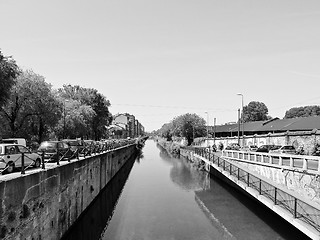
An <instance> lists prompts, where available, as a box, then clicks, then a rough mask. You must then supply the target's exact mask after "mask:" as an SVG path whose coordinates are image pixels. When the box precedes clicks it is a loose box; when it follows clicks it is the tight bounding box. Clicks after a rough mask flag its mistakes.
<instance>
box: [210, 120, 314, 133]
mask: <svg viewBox="0 0 320 240" xmlns="http://www.w3.org/2000/svg"><path fill="white" fill-rule="evenodd" d="M315 129H319V130H320V116H311V117H298V118H289V119H279V118H273V119H271V120H267V121H255V122H246V123H244V124H239V123H233V124H224V125H217V126H209V132H210V133H212V136H213V135H214V134H215V136H216V137H234V136H238V134H239V136H242V132H243V134H244V135H245V136H250V135H255V134H256V135H262V134H268V133H285V132H299V131H314V130H315Z"/></svg>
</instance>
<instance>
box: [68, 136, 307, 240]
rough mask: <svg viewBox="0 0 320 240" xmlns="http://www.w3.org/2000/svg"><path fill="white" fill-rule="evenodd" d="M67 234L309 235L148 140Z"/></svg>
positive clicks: (182, 238)
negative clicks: (138, 153)
mask: <svg viewBox="0 0 320 240" xmlns="http://www.w3.org/2000/svg"><path fill="white" fill-rule="evenodd" d="M63 239H68V240H69V239H70V240H73V239H77V240H82V239H86V240H87V239H89V240H95V239H99V240H108V239H112V240H193V239H195V240H211V239H215V240H219V239H240V240H242V239H244V240H251V239H252V240H259V239H266V240H267V239H268V240H269V239H272V240H273V239H279V240H280V239H290V240H292V239H308V238H307V237H306V236H305V235H304V234H302V233H301V232H299V231H298V230H296V229H295V228H293V227H292V226H291V225H290V224H288V223H287V222H286V221H284V220H282V219H281V218H279V217H278V216H277V215H275V214H273V213H271V212H270V211H269V210H268V209H266V208H265V207H264V206H262V205H261V204H257V203H255V202H254V201H252V200H250V199H249V198H247V197H245V196H243V195H242V194H240V193H238V192H237V191H236V190H234V189H233V188H231V187H229V186H228V185H226V184H225V183H223V182H221V181H220V180H219V179H215V178H212V177H210V176H209V174H208V173H206V172H204V171H200V170H198V168H197V167H196V166H194V165H192V163H190V162H188V161H187V160H186V159H184V158H174V157H171V156H170V155H169V154H168V153H167V152H166V151H165V150H164V149H163V148H162V147H160V146H159V145H157V144H156V143H155V142H154V141H152V140H148V141H147V142H146V145H145V147H144V148H143V152H142V154H140V155H139V156H136V157H135V159H132V160H131V161H128V162H127V164H126V165H125V166H124V167H123V168H122V169H121V171H119V173H118V174H117V175H116V176H115V177H114V178H113V180H112V181H111V182H110V183H109V184H108V185H107V187H106V188H105V189H104V191H103V192H102V193H101V194H100V195H99V197H98V198H97V200H96V201H94V203H93V204H92V205H91V206H90V207H89V209H88V210H87V211H86V212H85V213H84V214H83V215H82V217H81V218H80V219H79V221H77V223H76V224H75V225H74V226H73V227H72V228H71V229H70V231H69V232H68V233H67V234H66V236H65V237H64V238H63Z"/></svg>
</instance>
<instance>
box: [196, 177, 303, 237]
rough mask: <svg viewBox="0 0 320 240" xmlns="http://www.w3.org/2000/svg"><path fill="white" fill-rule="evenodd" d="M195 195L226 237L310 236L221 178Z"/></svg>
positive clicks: (212, 181) (201, 206) (204, 210)
mask: <svg viewBox="0 0 320 240" xmlns="http://www.w3.org/2000/svg"><path fill="white" fill-rule="evenodd" d="M195 199H196V201H197V203H198V204H199V207H200V208H201V209H202V210H203V212H204V213H205V214H206V216H207V217H208V219H210V220H211V222H212V225H213V226H214V227H215V228H216V229H219V231H220V232H221V233H223V235H224V236H225V237H226V239H239V240H242V239H243V240H260V239H261V240H267V239H278V240H280V239H290V240H292V239H309V238H308V237H307V236H305V235H304V234H303V233H302V232H300V231H298V230H297V229H296V228H294V227H293V226H292V225H291V224H290V223H288V222H287V221H285V220H283V219H282V218H281V217H279V216H278V215H277V214H275V213H273V212H272V211H270V209H268V208H267V207H266V206H264V205H262V204H260V203H258V202H256V201H255V200H253V199H251V198H249V197H247V196H245V195H244V194H242V193H240V192H238V191H236V190H235V189H234V188H233V187H231V186H230V185H228V184H226V183H225V182H222V181H221V180H219V179H216V178H214V179H211V180H210V189H207V190H205V191H197V192H196V195H195Z"/></svg>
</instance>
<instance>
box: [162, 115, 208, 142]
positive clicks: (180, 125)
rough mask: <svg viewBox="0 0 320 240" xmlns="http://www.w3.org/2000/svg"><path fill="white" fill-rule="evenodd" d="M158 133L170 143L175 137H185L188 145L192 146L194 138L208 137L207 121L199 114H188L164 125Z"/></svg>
mask: <svg viewBox="0 0 320 240" xmlns="http://www.w3.org/2000/svg"><path fill="white" fill-rule="evenodd" d="M157 133H158V134H160V135H161V136H162V137H165V138H166V139H167V140H168V141H171V140H172V137H173V136H177V137H185V138H186V139H187V141H188V145H191V143H192V142H193V140H194V138H197V137H202V136H205V135H206V121H205V120H204V119H203V118H201V117H199V116H198V115H197V114H191V113H187V114H184V115H181V116H178V117H176V118H174V119H173V120H172V121H171V122H170V123H166V124H164V125H163V126H162V127H161V129H159V131H158V132H157Z"/></svg>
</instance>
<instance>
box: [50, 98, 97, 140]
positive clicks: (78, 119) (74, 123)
mask: <svg viewBox="0 0 320 240" xmlns="http://www.w3.org/2000/svg"><path fill="white" fill-rule="evenodd" d="M59 101H60V103H61V105H60V106H61V111H62V115H61V119H60V120H59V122H58V124H57V127H56V129H55V131H56V133H57V135H58V136H59V137H60V138H71V139H72V138H84V137H85V136H88V135H90V127H91V126H90V123H91V121H92V119H93V117H94V116H95V114H96V113H95V111H94V110H93V109H92V107H91V106H88V105H83V104H81V103H80V102H79V101H78V100H73V99H64V98H61V99H60V100H59Z"/></svg>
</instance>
